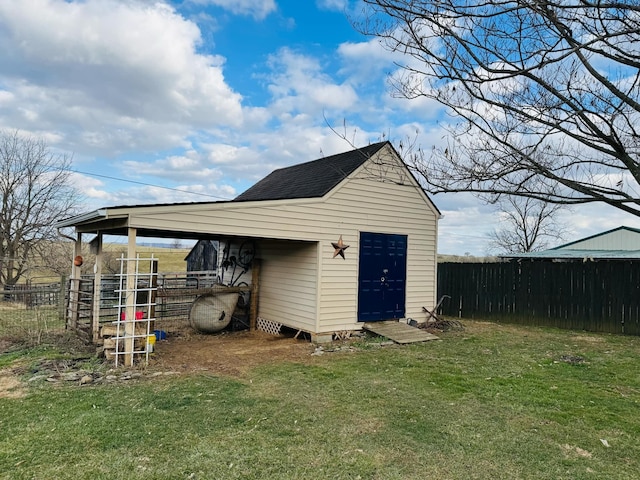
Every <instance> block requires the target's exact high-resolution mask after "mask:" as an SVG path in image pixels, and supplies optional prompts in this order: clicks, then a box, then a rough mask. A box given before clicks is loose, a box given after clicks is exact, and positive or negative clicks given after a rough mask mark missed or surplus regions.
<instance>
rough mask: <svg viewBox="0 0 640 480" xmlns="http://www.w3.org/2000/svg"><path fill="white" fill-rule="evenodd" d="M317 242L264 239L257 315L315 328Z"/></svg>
mask: <svg viewBox="0 0 640 480" xmlns="http://www.w3.org/2000/svg"><path fill="white" fill-rule="evenodd" d="M317 251H318V249H317V244H316V243H302V242H283V241H272V240H263V241H261V242H260V244H259V248H258V255H259V257H260V258H261V260H262V267H261V271H260V297H259V307H258V308H259V312H258V315H259V316H260V317H262V318H265V319H267V320H271V321H274V322H278V323H282V324H283V325H286V326H288V327H291V328H297V329H301V330H305V331H309V332H315V329H316V310H317V300H318V297H317V286H318V281H317V278H318V276H317V272H318V253H317Z"/></svg>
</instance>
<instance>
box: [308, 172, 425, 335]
mask: <svg viewBox="0 0 640 480" xmlns="http://www.w3.org/2000/svg"><path fill="white" fill-rule="evenodd" d="M392 174H393V172H388V176H387V178H385V180H387V181H385V182H382V181H380V179H379V178H371V176H370V175H363V174H362V172H359V173H356V175H355V178H353V179H351V180H350V181H349V182H348V183H346V184H345V185H343V186H342V188H340V189H338V190H337V191H336V192H335V193H334V194H333V195H331V197H330V198H329V199H328V200H327V201H326V202H324V203H323V204H322V205H318V206H317V207H316V209H315V211H314V214H317V215H320V216H323V217H330V218H333V222H328V223H327V224H325V227H326V231H325V235H328V236H329V238H328V239H327V241H325V242H324V243H323V244H322V256H321V258H322V260H321V261H322V265H321V268H322V275H321V284H320V290H321V292H322V297H321V303H320V311H319V316H320V319H321V325H320V331H321V332H330V331H336V330H348V329H354V328H356V329H357V328H360V326H361V325H360V324H358V322H357V303H358V302H357V298H358V253H359V246H358V242H359V237H360V232H373V233H387V234H399V235H407V236H408V245H407V282H406V304H405V306H406V316H407V317H410V318H414V319H416V320H419V321H421V320H424V313H423V312H422V307H423V306H426V307H431V306H432V305H433V304H434V300H435V296H436V285H435V264H436V237H437V212H436V211H435V210H434V209H433V208H432V207H431V205H430V204H428V203H427V202H425V198H424V197H423V196H422V193H421V192H420V191H419V190H418V188H416V186H415V184H412V183H410V182H408V181H406V180H405V181H404V183H405V184H404V185H398V184H396V183H394V181H393V180H398V179H394V178H393V177H392ZM332 234H333V237H331V235H332ZM340 235H342V236H343V241H344V243H345V244H347V245H350V247H349V248H348V249H347V250H346V252H345V254H346V257H347V258H346V260H342V258H340V257H336V258H332V256H333V251H334V249H333V247H332V246H331V241H337V239H338V237H339V236H340Z"/></svg>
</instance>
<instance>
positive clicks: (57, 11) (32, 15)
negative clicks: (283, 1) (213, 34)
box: [0, 0, 242, 150]
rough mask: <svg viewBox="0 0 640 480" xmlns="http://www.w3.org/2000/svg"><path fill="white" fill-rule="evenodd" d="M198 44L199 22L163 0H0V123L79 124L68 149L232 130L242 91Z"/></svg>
mask: <svg viewBox="0 0 640 480" xmlns="http://www.w3.org/2000/svg"><path fill="white" fill-rule="evenodd" d="M200 43H201V38H200V31H199V30H198V28H197V26H196V25H195V24H194V23H192V22H190V21H188V20H185V19H184V18H182V17H181V16H179V15H178V14H177V13H176V12H175V10H173V9H172V8H171V7H170V6H168V5H166V4H164V3H160V2H158V3H153V4H151V3H149V2H141V1H128V2H119V1H115V0H89V1H83V2H79V1H71V2H69V1H64V0H6V1H3V2H0V56H1V57H2V58H3V63H2V66H0V82H1V83H0V85H2V88H3V91H2V93H3V95H2V96H1V97H0V101H2V103H3V104H4V106H6V107H7V108H5V109H3V112H4V113H3V114H0V126H3V125H10V126H12V127H16V128H22V129H26V130H29V129H31V128H32V126H33V125H35V124H36V123H37V124H38V125H39V128H43V127H45V128H49V129H50V130H53V131H55V130H57V129H60V128H65V129H66V130H68V131H69V130H75V131H76V132H77V133H80V132H81V135H78V142H80V143H81V144H79V145H74V147H77V148H86V149H88V150H92V149H93V150H100V149H102V148H104V149H108V148H112V147H113V145H114V144H115V146H116V150H117V149H119V148H122V149H123V150H124V149H126V148H154V147H155V148H156V149H157V148H158V147H160V148H162V147H166V146H169V145H173V144H175V141H176V140H178V138H180V137H184V136H185V135H187V134H188V133H189V132H190V131H192V130H193V129H207V128H212V127H214V126H235V127H237V126H239V125H240V124H241V122H242V109H241V96H240V95H239V94H237V93H235V92H234V91H233V90H232V89H231V88H230V87H229V86H228V85H227V84H226V83H225V80H224V76H223V71H222V66H223V63H224V61H223V59H222V58H220V57H217V56H214V55H204V54H201V53H198V48H199V46H200ZM106 131H108V132H109V134H108V135H105V134H104V132H106ZM168 132H173V133H172V134H169V133H168ZM107 137H108V138H107Z"/></svg>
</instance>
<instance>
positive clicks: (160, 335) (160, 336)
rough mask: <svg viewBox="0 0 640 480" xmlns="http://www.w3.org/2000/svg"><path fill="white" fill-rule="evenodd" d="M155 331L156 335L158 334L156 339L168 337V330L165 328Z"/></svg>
mask: <svg viewBox="0 0 640 480" xmlns="http://www.w3.org/2000/svg"><path fill="white" fill-rule="evenodd" d="M153 333H155V335H156V340H166V339H167V332H165V331H164V330H154V331H153Z"/></svg>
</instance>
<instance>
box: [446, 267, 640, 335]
mask: <svg viewBox="0 0 640 480" xmlns="http://www.w3.org/2000/svg"><path fill="white" fill-rule="evenodd" d="M444 295H447V296H448V297H450V298H445V299H444V301H443V302H442V305H441V307H440V313H441V314H443V315H447V316H455V317H461V318H486V319H488V320H489V319H490V320H501V321H507V322H511V323H521V324H526V325H545V326H553V327H559V328H568V329H575V330H586V331H592V332H610V333H624V334H628V335H640V262H638V261H629V260H625V261H622V260H615V261H602V260H600V261H587V262H551V261H521V262H505V263H441V264H439V265H438V297H439V298H441V297H442V296H444Z"/></svg>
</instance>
